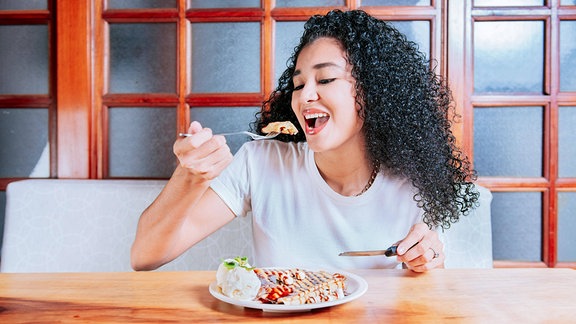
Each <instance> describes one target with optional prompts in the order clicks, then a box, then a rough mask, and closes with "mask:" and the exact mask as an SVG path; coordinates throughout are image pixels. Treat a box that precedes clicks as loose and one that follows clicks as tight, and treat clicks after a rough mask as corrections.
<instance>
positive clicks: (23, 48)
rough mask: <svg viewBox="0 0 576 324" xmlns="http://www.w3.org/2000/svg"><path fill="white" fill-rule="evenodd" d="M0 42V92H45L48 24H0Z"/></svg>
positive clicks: (46, 83) (46, 84)
mask: <svg viewBox="0 0 576 324" xmlns="http://www.w3.org/2000/svg"><path fill="white" fill-rule="evenodd" d="M0 44H2V45H0V94H48V76H49V73H48V70H49V69H48V27H47V26H46V25H17V26H10V25H0ZM6 44H10V46H6Z"/></svg>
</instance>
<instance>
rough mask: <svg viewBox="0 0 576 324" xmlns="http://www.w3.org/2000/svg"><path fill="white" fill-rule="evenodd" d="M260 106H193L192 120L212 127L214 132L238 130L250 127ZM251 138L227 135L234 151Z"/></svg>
mask: <svg viewBox="0 0 576 324" xmlns="http://www.w3.org/2000/svg"><path fill="white" fill-rule="evenodd" d="M258 111H260V107H241V108H240V107H210V108H202V107H193V108H192V109H190V120H196V121H198V122H200V124H202V126H204V127H208V128H211V129H212V132H213V133H214V134H218V133H228V132H238V131H245V130H249V129H250V123H251V122H253V121H254V119H255V117H254V116H255V114H256V113H257V112H258ZM248 140H249V137H247V136H246V137H245V136H227V137H226V142H227V143H228V146H230V150H231V151H232V153H236V151H238V149H239V148H240V146H242V144H244V143H245V142H246V141H248Z"/></svg>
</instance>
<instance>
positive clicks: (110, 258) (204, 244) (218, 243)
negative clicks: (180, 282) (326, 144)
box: [0, 179, 492, 272]
mask: <svg viewBox="0 0 576 324" xmlns="http://www.w3.org/2000/svg"><path fill="white" fill-rule="evenodd" d="M165 183H166V181H159V180H64V179H31V180H23V181H17V182H13V183H10V184H9V185H8V188H7V191H6V196H7V202H6V216H5V217H6V219H5V225H4V242H3V246H2V255H1V261H0V271H1V272H83V271H131V267H130V246H131V244H132V241H133V239H134V235H135V231H136V224H137V222H138V218H139V216H140V214H141V213H142V211H143V210H144V209H145V208H146V207H147V206H148V205H149V204H150V203H151V202H152V201H153V200H154V199H155V198H156V196H157V195H158V193H159V192H160V190H161V189H162V188H163V186H164V185H165ZM482 196H483V203H482V204H483V207H482V208H480V209H478V210H477V211H476V212H475V214H474V215H471V216H469V217H467V218H463V220H462V221H461V222H459V223H457V224H455V225H453V227H452V228H451V229H450V230H448V231H447V232H446V233H444V234H446V235H443V236H445V237H444V240H445V242H446V243H447V247H446V249H445V252H446V253H447V260H446V266H447V267H491V266H492V242H491V240H492V238H491V234H490V232H491V229H490V210H489V206H490V200H491V194H490V192H489V191H487V190H485V189H483V191H482ZM251 253H252V230H251V221H250V217H244V218H238V219H235V220H234V221H232V222H231V223H229V224H227V225H226V226H225V227H223V228H221V229H220V230H218V231H217V232H215V233H213V234H212V235H210V236H209V237H207V238H206V239H204V240H203V241H201V242H200V243H198V244H197V245H195V246H194V247H192V248H191V249H190V250H189V251H188V252H186V253H185V254H184V255H182V256H181V257H179V258H178V259H177V260H175V261H173V262H171V263H169V264H167V265H165V266H164V267H162V268H161V269H160V270H215V269H216V268H217V266H218V264H219V262H220V260H221V259H222V258H224V257H234V256H248V257H251Z"/></svg>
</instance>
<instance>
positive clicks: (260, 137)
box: [178, 131, 280, 140]
mask: <svg viewBox="0 0 576 324" xmlns="http://www.w3.org/2000/svg"><path fill="white" fill-rule="evenodd" d="M279 134H280V133H278V132H270V133H268V134H266V135H258V134H254V133H251V132H246V131H243V132H233V133H222V134H215V135H222V136H229V135H248V136H250V137H251V138H252V139H253V140H265V139H272V138H274V137H276V136H278V135H279ZM178 135H179V136H183V137H188V136H192V134H188V133H179V134H178Z"/></svg>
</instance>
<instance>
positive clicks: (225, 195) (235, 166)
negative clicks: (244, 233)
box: [210, 143, 251, 216]
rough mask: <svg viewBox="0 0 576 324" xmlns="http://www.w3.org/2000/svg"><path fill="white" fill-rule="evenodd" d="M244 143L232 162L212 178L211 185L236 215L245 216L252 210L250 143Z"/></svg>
mask: <svg viewBox="0 0 576 324" xmlns="http://www.w3.org/2000/svg"><path fill="white" fill-rule="evenodd" d="M246 144H247V143H246ZM246 144H244V145H242V147H240V149H239V150H238V152H237V153H236V154H235V155H234V159H233V160H232V163H230V165H228V167H227V168H226V169H224V171H222V173H221V174H220V175H219V176H218V177H216V178H215V179H214V180H212V183H211V184H210V187H211V188H212V190H214V192H216V194H217V195H218V196H220V198H222V200H223V201H224V203H226V205H228V207H229V208H230V209H231V210H232V212H233V213H234V214H235V215H236V216H245V215H246V214H247V213H248V212H249V211H250V210H251V207H250V170H249V157H250V156H251V153H249V148H248V146H249V145H246Z"/></svg>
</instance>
